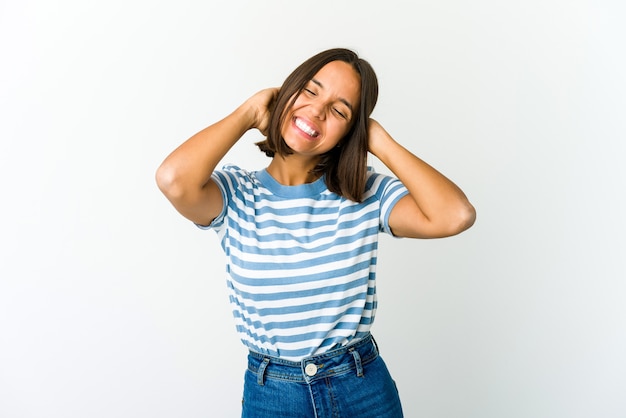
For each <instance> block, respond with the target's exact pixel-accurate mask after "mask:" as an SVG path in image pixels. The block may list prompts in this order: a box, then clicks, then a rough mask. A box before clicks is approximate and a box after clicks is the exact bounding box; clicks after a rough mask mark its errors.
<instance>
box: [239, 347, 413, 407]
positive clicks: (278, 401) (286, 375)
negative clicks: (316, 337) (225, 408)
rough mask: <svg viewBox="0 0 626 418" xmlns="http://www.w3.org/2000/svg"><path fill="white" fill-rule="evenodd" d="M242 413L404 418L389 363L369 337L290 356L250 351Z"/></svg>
mask: <svg viewBox="0 0 626 418" xmlns="http://www.w3.org/2000/svg"><path fill="white" fill-rule="evenodd" d="M241 416H242V418H281V417H285V418H286V417H293V418H307V417H310V418H326V417H328V418H331V417H332V418H355V417H359V418H369V417H371V418H400V417H402V416H403V414H402V406H401V404H400V398H399V396H398V391H397V389H396V385H395V382H394V381H393V380H392V378H391V375H390V374H389V371H388V370H387V366H386V365H385V363H384V361H383V359H382V358H381V357H380V356H379V354H378V349H377V347H376V344H375V343H374V341H373V338H372V337H371V336H369V337H368V338H365V339H363V340H361V341H358V342H357V343H354V344H352V345H348V346H346V347H342V348H339V349H336V350H331V351H329V352H327V353H324V354H321V355H318V356H313V357H308V358H305V359H304V360H302V361H300V362H293V361H286V360H282V359H280V358H276V357H270V356H266V355H263V354H259V353H254V352H250V354H249V355H248V369H247V370H246V375H245V383H244V393H243V409H242V414H241Z"/></svg>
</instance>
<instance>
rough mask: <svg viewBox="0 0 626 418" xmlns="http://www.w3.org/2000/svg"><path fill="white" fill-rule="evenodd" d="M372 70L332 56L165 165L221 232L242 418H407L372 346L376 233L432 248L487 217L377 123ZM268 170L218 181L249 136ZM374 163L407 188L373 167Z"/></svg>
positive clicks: (182, 204)
mask: <svg viewBox="0 0 626 418" xmlns="http://www.w3.org/2000/svg"><path fill="white" fill-rule="evenodd" d="M377 98H378V82H377V79H376V75H375V73H374V71H373V69H372V67H371V66H370V65H369V63H367V62H366V61H365V60H363V59H360V58H359V57H358V56H357V55H356V54H355V53H354V52H352V51H350V50H346V49H331V50H327V51H324V52H321V53H319V54H317V55H315V56H313V57H311V58H310V59H308V60H307V61H305V62H304V63H303V64H301V65H300V66H299V67H298V68H296V70H294V72H293V73H292V74H291V75H289V77H287V79H286V80H285V82H284V84H283V86H282V87H281V88H280V89H276V88H270V89H266V90H262V91H260V92H258V93H257V94H255V95H253V96H252V97H251V98H249V99H248V100H247V101H246V102H245V103H243V104H242V105H241V106H239V107H238V108H237V109H236V110H235V111H234V112H232V113H231V114H230V115H228V116H227V117H226V118H224V119H222V120H221V121H219V122H217V123H215V124H213V125H211V126H209V127H208V128H206V129H204V130H202V131H200V132H199V133H197V134H196V135H194V136H193V137H191V138H190V139H188V140H187V141H186V142H184V143H183V144H182V145H180V146H179V147H178V148H177V149H176V150H174V151H173V152H172V153H171V154H170V155H169V156H168V157H167V158H166V159H165V161H164V162H163V163H162V165H161V166H160V167H159V169H158V171H157V183H158V185H159V188H160V189H161V190H162V191H163V193H164V194H165V196H166V197H167V198H168V199H169V200H170V202H171V203H172V204H173V205H174V207H175V208H176V209H177V210H178V211H179V212H180V213H181V214H182V215H183V216H185V217H186V218H188V219H189V220H191V221H193V222H194V223H196V224H197V225H198V226H200V227H201V228H208V229H214V230H215V231H216V232H217V234H218V236H219V238H220V240H221V244H222V248H223V249H224V251H225V253H226V255H227V268H226V270H227V284H228V288H229V293H230V301H231V305H232V308H233V315H234V317H235V321H236V327H237V330H238V332H239V334H240V336H241V340H242V342H243V343H244V344H245V345H246V347H247V348H248V349H249V350H250V354H249V356H248V369H247V371H246V376H245V383H244V396H243V412H242V416H243V417H272V418H276V417H297V418H303V417H331V416H332V417H350V418H353V417H361V418H363V417H376V418H384V417H401V416H402V408H401V405H400V400H399V397H398V392H397V390H396V387H395V384H394V382H393V380H392V379H391V377H390V375H389V372H388V371H387V368H386V366H385V363H384V362H383V360H382V359H381V357H380V356H379V354H378V348H377V346H376V344H375V342H374V340H373V338H372V336H371V334H370V327H371V325H372V323H373V321H374V316H375V313H376V308H377V301H376V281H375V279H376V251H377V242H378V233H379V232H385V233H389V234H393V235H394V236H397V237H413V238H434V237H445V236H450V235H455V234H458V233H460V232H462V231H464V230H465V229H467V228H469V227H470V226H471V225H472V224H473V222H474V218H475V211H474V208H473V207H472V205H471V204H470V203H469V202H468V200H467V198H466V197H465V195H464V194H463V192H462V191H461V190H460V189H459V188H458V187H457V186H456V185H455V184H454V183H452V182H451V181H450V180H448V179H447V178H446V177H444V176H443V175H442V174H440V173H439V172H438V171H436V170H435V169H433V168H432V167H431V166H429V165H428V164H426V163H425V162H424V161H422V160H421V159H419V158H418V157H416V156H415V155H413V154H412V153H411V152H409V151H408V150H407V149H405V148H404V147H403V146H401V145H400V144H399V143H397V142H396V141H395V140H394V139H393V138H392V137H391V136H390V135H389V134H388V133H387V132H386V131H385V130H384V129H383V127H382V126H381V125H380V124H379V123H378V122H376V121H375V120H373V119H370V114H371V112H372V110H373V109H374V106H375V104H376V101H377ZM254 128H256V129H258V130H259V131H261V132H262V133H263V134H264V135H266V139H265V140H264V141H262V142H259V143H258V144H257V145H258V146H259V148H260V149H261V150H262V151H263V152H265V153H266V154H267V155H268V156H269V157H271V162H270V164H269V166H268V167H267V168H266V169H263V170H260V171H248V170H245V169H242V168H239V167H237V166H234V165H227V166H225V167H224V168H222V169H220V170H217V169H216V166H217V164H218V163H219V161H220V160H221V159H222V158H223V157H224V155H225V154H226V153H227V152H228V150H229V149H230V148H231V147H232V146H233V145H234V144H235V143H236V142H237V141H238V140H239V139H240V138H241V137H242V136H243V134H244V133H245V132H246V131H248V130H250V129H254ZM368 152H370V153H372V154H373V155H374V156H376V157H377V158H378V159H379V160H380V161H382V162H383V163H384V164H385V165H386V166H387V167H388V168H389V169H390V170H391V172H393V174H394V175H395V177H391V176H386V175H381V174H376V173H374V172H373V171H371V170H369V169H368V167H367V157H368Z"/></svg>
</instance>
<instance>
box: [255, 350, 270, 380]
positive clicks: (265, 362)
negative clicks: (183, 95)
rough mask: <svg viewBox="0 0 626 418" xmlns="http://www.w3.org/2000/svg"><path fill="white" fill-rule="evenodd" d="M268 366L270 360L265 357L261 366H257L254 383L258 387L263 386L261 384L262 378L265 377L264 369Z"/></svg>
mask: <svg viewBox="0 0 626 418" xmlns="http://www.w3.org/2000/svg"><path fill="white" fill-rule="evenodd" d="M268 364H270V359H269V358H267V357H265V358H264V359H263V363H261V365H260V366H259V371H258V372H257V375H256V382H257V383H258V384H259V386H263V385H264V384H265V383H264V382H263V376H264V375H265V369H266V368H267V365H268Z"/></svg>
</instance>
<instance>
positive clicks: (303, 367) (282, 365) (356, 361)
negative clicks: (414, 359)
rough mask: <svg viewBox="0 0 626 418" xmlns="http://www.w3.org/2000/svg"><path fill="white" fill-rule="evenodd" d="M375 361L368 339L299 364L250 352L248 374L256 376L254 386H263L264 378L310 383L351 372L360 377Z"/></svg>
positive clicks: (371, 340)
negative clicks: (249, 372) (255, 384)
mask: <svg viewBox="0 0 626 418" xmlns="http://www.w3.org/2000/svg"><path fill="white" fill-rule="evenodd" d="M376 357H378V347H377V346H376V342H375V340H374V337H372V335H371V334H368V336H367V337H365V338H363V339H361V340H359V341H357V342H355V343H351V344H348V345H346V346H344V347H340V348H337V349H333V350H330V351H327V352H325V353H323V354H319V355H315V356H310V357H306V358H304V359H302V360H301V361H289V360H284V359H281V358H279V357H273V356H268V355H265V354H261V353H256V352H254V351H250V353H249V355H248V370H250V371H251V372H253V373H256V374H257V382H258V383H259V384H260V385H263V384H264V380H265V378H274V379H281V380H288V381H292V382H306V383H311V382H313V381H315V380H318V379H322V378H324V377H328V376H333V375H338V374H342V373H347V372H351V371H354V372H355V373H356V375H357V376H359V377H361V376H363V366H364V365H365V364H367V363H369V362H371V361H373V360H374V359H376Z"/></svg>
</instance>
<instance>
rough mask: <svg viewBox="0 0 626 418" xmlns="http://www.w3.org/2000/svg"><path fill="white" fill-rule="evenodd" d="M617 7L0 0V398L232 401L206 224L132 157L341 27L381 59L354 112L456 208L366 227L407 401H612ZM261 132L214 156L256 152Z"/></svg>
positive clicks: (74, 411) (616, 334)
mask: <svg viewBox="0 0 626 418" xmlns="http://www.w3.org/2000/svg"><path fill="white" fill-rule="evenodd" d="M625 9H626V8H625V6H624V2H621V1H619V0H615V1H603V0H594V1H591V0H589V1H582V0H567V1H566V0H528V1H497V0H475V1H471V2H470V1H464V0H437V1H435V0H429V1H412V2H399V1H395V2H394V1H385V2H382V1H364V0H359V1H341V0H319V1H315V2H297V1H287V0H285V1H278V0H270V1H252V0H251V1H229V2H226V1H223V2H211V1H190V0H183V1H180V0H179V1H176V2H155V1H147V0H146V1H128V0H125V1H121V0H112V1H106V2H104V1H89V0H87V1H84V0H83V1H78V0H75V1H72V0H60V1H54V2H50V1H29V0H24V1H9V0H1V1H0V56H1V58H0V59H1V64H0V118H1V119H0V179H1V186H2V190H1V193H2V194H1V196H2V200H1V204H0V245H1V252H0V257H1V258H0V416H1V417H3V418H31V417H46V418H50V417H54V418H56V417H63V418H74V417H76V418H79V417H80V418H84V417H90V418H97V417H158V418H160V417H185V418H193V417H236V416H239V411H240V400H241V389H242V381H243V372H244V367H245V355H246V351H245V350H244V348H243V346H242V345H241V344H240V342H239V341H238V339H237V336H236V334H235V331H234V326H233V321H232V319H231V314H230V309H229V307H228V303H227V297H226V288H225V284H224V273H223V272H224V265H223V263H224V259H223V255H222V253H221V249H220V247H219V245H218V243H217V238H216V236H215V234H214V233H213V232H210V231H209V232H207V231H201V230H199V229H197V228H195V227H194V226H193V225H192V224H191V223H189V222H188V221H186V220H185V219H183V218H182V217H180V216H179V215H178V214H177V213H176V212H175V211H174V209H173V208H172V207H171V206H169V204H168V202H167V201H166V200H165V198H164V197H162V196H161V195H160V193H159V192H158V190H157V188H156V185H155V182H154V172H155V170H156V168H157V166H158V165H159V163H160V162H161V161H162V160H163V158H165V156H166V155H167V154H168V153H169V152H170V151H171V150H173V149H174V147H176V146H177V145H178V144H179V143H181V142H182V141H184V140H185V139H187V138H188V137H189V136H190V135H192V134H193V133H195V132H196V131H198V130H200V129H202V128H203V127H205V126H206V125H208V124H210V123H212V122H215V121H217V120H218V119H220V118H221V117H223V116H225V115H226V114H227V113H229V112H230V111H231V110H233V109H234V108H235V107H236V106H237V105H238V104H239V103H241V102H242V101H243V100H245V99H246V98H247V97H248V96H250V95H252V94H253V93H254V92H256V91H257V90H260V89H262V88H265V87H267V86H278V85H280V84H281V83H282V81H283V80H284V78H285V77H286V76H287V75H288V74H289V73H290V72H291V71H292V70H293V69H294V68H295V67H296V66H297V65H298V64H300V63H301V62H302V61H303V60H304V59H306V58H308V57H309V56H311V55H313V54H314V53H316V52H319V51H321V50H323V49H326V48H329V47H336V46H343V47H349V48H353V49H355V50H356V51H357V52H359V53H360V54H361V56H362V57H363V58H365V59H367V60H369V61H370V62H371V63H372V65H373V66H374V68H375V69H376V71H377V73H378V76H379V79H380V85H381V93H380V100H379V105H378V107H377V109H376V110H375V113H374V116H375V117H376V118H377V119H378V120H379V121H380V122H381V123H382V124H383V126H385V127H386V128H387V130H388V131H389V132H390V133H392V135H393V136H394V137H395V138H396V139H398V140H399V141H400V142H401V143H403V144H405V145H406V146H407V147H408V148H409V149H411V150H412V151H413V152H414V153H416V154H417V155H419V156H421V157H422V158H424V159H425V160H427V161H428V162H430V163H431V164H432V165H434V166H435V167H437V168H438V169H440V170H441V171H442V172H444V173H445V174H446V175H448V176H449V177H450V178H452V179H453V180H454V181H456V182H457V183H458V184H459V185H460V186H461V187H462V188H463V190H464V191H465V192H466V193H467V195H468V196H469V197H470V199H471V201H472V202H473V203H474V205H475V206H476V208H477V211H478V220H477V222H476V224H475V226H474V227H473V228H472V229H470V230H469V231H467V232H465V233H463V234H461V235H459V236H457V237H453V238H448V239H443V240H432V241H419V240H416V241H412V240H395V239H392V238H389V237H383V238H382V242H381V250H380V260H379V262H380V267H379V301H380V305H379V315H378V318H377V322H376V324H375V326H374V328H373V331H374V335H375V336H376V338H377V340H378V342H379V344H380V346H381V351H382V354H383V357H384V358H385V359H386V361H387V363H388V365H389V367H390V370H391V372H392V374H393V376H394V377H395V379H396V381H397V383H398V386H399V389H400V393H401V397H402V400H403V404H404V408H405V414H406V416H407V417H429V418H431V417H442V418H502V417H506V418H517V417H520V418H522V417H523V418H544V417H545V418H561V417H563V418H578V417H580V418H589V417H603V418H618V417H622V418H623V417H624V416H626V397H625V393H626V354H625V353H626V303H625V300H626V284H625V278H626V268H625V264H624V255H625V249H626V245H625V244H624V239H625V235H624V233H625V232H626V222H625V220H624V213H625V211H626V193H625V192H624V180H625V179H626V173H625V170H624V166H623V163H622V161H623V159H624V157H625V155H626V152H625V151H626V149H625V145H624V141H625V139H626V126H625V120H626V118H625V114H626V99H625V98H626V83H625V81H624V77H625V76H624V75H625V74H626V54H625V52H624V51H625V50H624V45H625V41H626V31H625V30H624V21H626V14H625V11H626V10H625ZM257 139H259V135H258V133H257V132H250V134H248V135H246V136H245V137H244V139H243V140H242V141H241V142H240V143H239V144H238V145H237V146H236V147H235V148H234V149H233V150H232V152H231V153H229V155H228V156H227V157H226V158H225V160H227V161H228V162H236V163H238V164H239V165H241V166H245V167H247V168H250V169H257V168H262V167H263V166H265V165H266V164H267V163H268V162H269V160H267V159H266V158H265V157H264V156H263V155H262V154H261V153H259V152H258V151H257V150H256V148H255V147H254V146H253V145H252V143H253V141H255V140H257ZM372 164H374V165H376V166H377V169H378V170H379V171H385V167H381V166H380V164H379V163H378V162H376V161H372Z"/></svg>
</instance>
